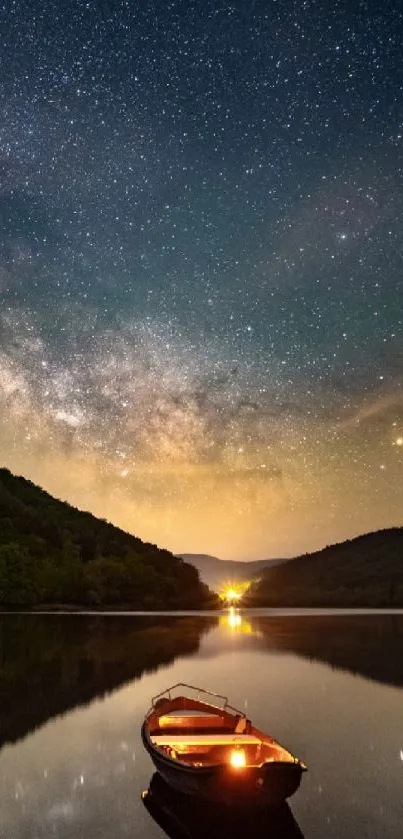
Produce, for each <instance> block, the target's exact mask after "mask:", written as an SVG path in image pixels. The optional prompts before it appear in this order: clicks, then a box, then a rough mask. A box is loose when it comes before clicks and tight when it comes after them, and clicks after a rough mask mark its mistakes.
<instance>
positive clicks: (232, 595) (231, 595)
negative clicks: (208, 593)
mask: <svg viewBox="0 0 403 839" xmlns="http://www.w3.org/2000/svg"><path fill="white" fill-rule="evenodd" d="M225 596H226V598H227V600H239V598H240V596H241V595H240V592H239V591H236V589H234V588H229V589H228V591H227V592H226V594H225Z"/></svg>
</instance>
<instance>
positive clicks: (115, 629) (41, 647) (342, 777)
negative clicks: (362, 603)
mask: <svg viewBox="0 0 403 839" xmlns="http://www.w3.org/2000/svg"><path fill="white" fill-rule="evenodd" d="M176 682H188V683H191V684H195V685H198V686H200V687H205V688H207V689H210V690H213V691H216V692H218V693H222V694H225V695H227V696H228V697H229V701H230V702H231V704H233V705H235V706H237V707H239V708H241V709H245V710H246V712H247V714H248V716H249V717H251V718H252V721H253V722H254V723H255V724H256V725H257V726H258V727H259V728H261V729H264V730H266V731H267V732H268V733H270V734H272V735H273V736H274V737H275V738H276V739H278V740H280V742H282V743H284V745H286V746H287V747H288V748H289V749H290V750H291V751H292V752H293V753H294V754H296V755H298V757H300V758H301V759H302V760H303V761H304V762H305V763H307V765H308V772H307V773H306V774H305V775H304V776H303V778H302V782H301V786H300V789H299V790H298V792H297V793H296V794H295V795H294V796H293V797H292V798H291V799H290V800H289V807H290V810H291V813H292V816H293V819H294V820H295V831H294V832H293V830H292V829H291V831H290V833H289V834H288V833H287V837H288V835H289V836H290V837H291V836H301V835H302V836H303V837H305V839H336V837H337V839H340V837H343V839H365V837H371V839H395V838H396V839H397V837H401V835H402V819H403V615H401V614H397V613H394V614H393V613H390V614H381V613H378V614H354V613H343V614H340V615H336V614H332V613H326V612H324V613H318V612H310V613H309V612H304V611H303V610H299V611H297V610H296V611H295V612H294V613H293V614H286V613H281V611H280V610H276V611H275V612H270V611H266V612H265V611H256V612H254V613H250V614H248V613H244V614H242V613H239V614H236V615H233V616H232V617H231V616H230V615H229V614H217V613H216V614H208V615H207V614H205V615H197V614H193V615H192V614H183V615H176V616H172V615H141V616H140V615H130V614H125V615H121V614H120V615H114V614H110V615H99V614H86V615H77V614H73V615H34V614H25V615H23V614H12V615H0V802H1V807H0V836H1V837H2V839H3V837H4V839H45V838H46V839H48V838H49V837H52V838H54V839H83V838H84V837H85V839H123V837H131V839H136V837H145V839H157V837H160V839H161V837H164V836H165V835H166V834H165V833H164V831H163V830H162V829H161V827H160V826H158V824H157V823H156V821H155V820H154V819H153V818H152V817H151V815H150V814H149V812H148V811H147V809H146V807H145V806H144V803H143V801H142V799H141V793H142V791H143V790H145V789H147V788H148V787H149V784H150V779H151V777H152V775H153V766H152V764H151V761H150V759H149V757H148V755H147V753H146V752H145V751H144V749H143V746H142V743H141V739H140V726H141V723H142V720H143V717H144V714H145V712H146V710H147V709H148V707H149V704H150V699H151V697H152V696H154V695H155V694H157V693H159V692H160V691H162V690H164V689H165V688H166V687H168V686H170V685H173V684H175V683H176ZM196 811H197V807H195V830H196V827H197V829H198V831H199V832H198V833H197V836H199V835H201V833H200V820H201V819H202V814H201V815H200V813H199V814H198V815H197V817H196ZM196 818H197V823H196ZM217 831H218V828H217ZM249 833H250V834H251V835H250V837H249V838H248V839H252V837H255V839H258V837H263V836H265V837H266V839H269V837H271V836H274V835H275V836H276V837H277V836H280V835H281V837H282V839H283V837H284V839H285V833H284V832H282V833H281V832H279V831H277V832H275V827H272V826H271V825H270V824H269V823H267V824H265V825H263V826H262V825H257V826H256V825H254V824H251V825H250V830H249ZM177 835H178V836H179V833H178V834H177ZM182 835H184V834H182ZM186 835H189V836H190V835H192V834H191V833H188V834H186ZM217 835H218V832H217ZM220 835H221V834H220ZM209 839H213V836H212V834H211V833H210V834H209Z"/></svg>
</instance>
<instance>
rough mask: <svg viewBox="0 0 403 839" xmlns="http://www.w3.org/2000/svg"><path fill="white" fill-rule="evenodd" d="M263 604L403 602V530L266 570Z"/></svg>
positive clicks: (256, 595)
mask: <svg viewBox="0 0 403 839" xmlns="http://www.w3.org/2000/svg"><path fill="white" fill-rule="evenodd" d="M252 603H253V605H259V606H346V607H348V606H377V607H378V606H379V607H381V606H388V607H393V606H403V528H400V527H394V528H390V529H389V530H378V531H376V532H375V533H368V534H366V535H364V536H358V537H357V538H356V539H350V540H348V541H346V542H342V543H340V544H336V545H331V546H329V547H326V548H324V549H323V550H322V551H317V552H315V553H312V554H305V555H304V556H300V557H297V558H296V559H293V560H291V561H290V562H287V563H286V564H285V565H279V566H277V567H276V568H273V569H265V570H264V571H263V574H262V577H261V580H260V581H259V582H257V583H256V585H255V586H254V587H253V591H251V604H252Z"/></svg>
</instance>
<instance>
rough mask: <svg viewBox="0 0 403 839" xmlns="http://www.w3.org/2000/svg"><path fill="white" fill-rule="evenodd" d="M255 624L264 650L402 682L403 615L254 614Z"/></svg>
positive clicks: (389, 681)
mask: <svg viewBox="0 0 403 839" xmlns="http://www.w3.org/2000/svg"><path fill="white" fill-rule="evenodd" d="M253 626H254V633H253V634H254V635H255V636H258V637H259V639H260V640H261V641H262V642H264V645H265V647H266V649H270V650H281V651H287V652H290V653H293V654H294V655H298V656H300V657H303V658H308V659H310V660H315V661H322V662H325V663H327V664H329V665H330V666H331V667H334V668H337V669H338V670H346V671H349V672H350V673H355V674H357V675H360V676H365V677H366V678H368V679H372V680H374V681H376V682H381V683H384V684H389V685H395V686H397V687H401V686H403V615H399V614H379V615H373V614H372V615H360V614H353V615H340V616H336V617H335V616H334V615H308V616H307V615H293V616H292V617H288V618H284V617H256V618H254V619H253Z"/></svg>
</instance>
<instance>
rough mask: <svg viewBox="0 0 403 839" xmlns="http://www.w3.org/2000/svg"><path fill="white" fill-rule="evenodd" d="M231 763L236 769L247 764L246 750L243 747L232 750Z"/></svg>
mask: <svg viewBox="0 0 403 839" xmlns="http://www.w3.org/2000/svg"><path fill="white" fill-rule="evenodd" d="M230 763H231V766H233V767H234V769H240V768H241V767H242V766H246V758H245V752H244V750H243V749H233V750H232V752H231V757H230Z"/></svg>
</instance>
